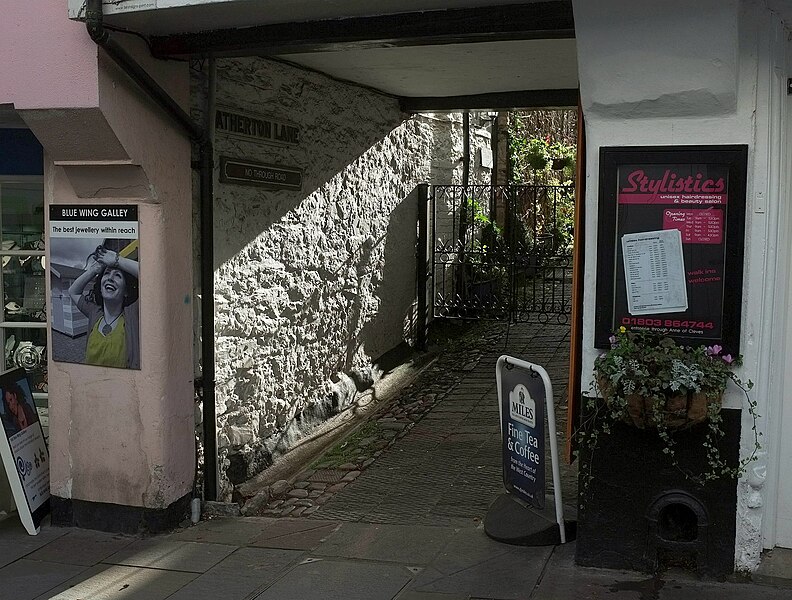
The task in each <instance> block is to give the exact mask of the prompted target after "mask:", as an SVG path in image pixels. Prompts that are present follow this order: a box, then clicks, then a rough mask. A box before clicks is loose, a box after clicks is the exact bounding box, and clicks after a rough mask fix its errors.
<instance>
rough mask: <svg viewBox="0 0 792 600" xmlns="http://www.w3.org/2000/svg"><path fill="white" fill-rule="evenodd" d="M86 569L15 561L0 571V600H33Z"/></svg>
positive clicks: (36, 561) (24, 560)
mask: <svg viewBox="0 0 792 600" xmlns="http://www.w3.org/2000/svg"><path fill="white" fill-rule="evenodd" d="M85 569H86V567H82V566H78V565H64V564H61V563H51V562H45V561H40V560H28V559H25V558H23V559H21V560H17V561H15V562H13V563H11V564H10V565H6V566H5V567H3V568H2V569H0V600H33V599H34V598H36V597H38V596H40V595H41V594H44V593H46V592H48V591H49V590H51V589H52V588H54V587H56V586H58V585H59V584H61V583H63V582H64V581H67V580H68V579H71V578H72V577H74V576H75V575H77V574H78V573H80V572H82V571H84V570H85Z"/></svg>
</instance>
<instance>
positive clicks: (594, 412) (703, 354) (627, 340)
mask: <svg viewBox="0 0 792 600" xmlns="http://www.w3.org/2000/svg"><path fill="white" fill-rule="evenodd" d="M610 343H611V348H610V349H609V350H608V351H606V352H604V353H603V354H601V355H600V356H599V357H597V359H596V360H595V361H594V382H593V383H592V389H593V391H594V392H595V394H594V395H593V397H591V398H589V399H588V400H587V403H586V416H585V419H584V422H583V423H582V425H581V428H580V430H579V431H578V433H577V439H578V441H579V445H580V450H581V451H582V452H584V453H585V454H586V455H587V456H589V457H591V456H592V454H593V453H594V451H595V450H596V447H597V444H598V441H599V437H600V436H601V435H603V434H605V435H608V434H610V433H611V428H612V426H613V425H614V424H615V423H617V422H624V423H627V424H629V425H632V426H634V427H637V428H639V429H644V430H646V431H647V434H648V435H657V437H658V438H659V439H660V441H661V446H662V452H663V453H664V454H665V455H666V456H667V457H668V460H669V461H670V463H671V464H672V465H673V466H674V467H677V468H680V467H679V463H678V461H677V456H676V452H675V451H676V438H675V434H676V433H677V432H679V431H682V430H684V429H688V428H690V427H693V426H695V425H697V424H699V423H704V424H705V426H706V428H707V429H706V435H705V438H704V447H705V449H706V452H707V468H706V470H705V471H704V472H702V473H691V472H688V471H683V473H684V474H685V476H686V477H687V478H688V479H691V480H693V481H694V482H696V483H697V484H699V485H704V484H705V483H706V482H707V481H711V480H714V479H720V478H738V477H740V476H741V475H742V474H743V473H744V471H745V468H746V466H747V465H748V464H749V463H750V462H751V461H753V460H754V458H755V457H756V453H757V451H758V450H759V449H760V448H761V445H760V444H759V436H760V435H761V434H760V433H759V432H758V430H757V427H756V420H757V418H758V415H757V413H756V402H754V401H753V400H751V398H750V396H749V395H748V391H749V390H750V389H751V388H752V387H753V382H751V381H747V382H743V381H742V380H740V379H739V378H738V377H737V376H736V375H735V373H734V371H733V370H732V369H733V368H734V367H737V366H740V365H741V364H742V357H740V356H736V357H734V356H731V355H729V354H726V355H724V354H722V351H723V349H722V348H721V347H720V346H717V345H716V346H708V347H705V346H699V347H690V346H681V345H678V344H677V343H676V342H675V341H674V340H673V339H671V338H668V337H660V336H657V335H654V334H650V333H633V332H628V331H626V329H625V328H624V327H621V328H620V329H619V331H618V332H616V333H615V334H614V335H613V336H611V338H610ZM730 381H731V382H732V383H733V384H734V385H736V386H737V387H738V388H740V389H741V390H742V391H743V393H744V394H745V398H746V400H747V402H748V412H749V414H750V415H751V417H752V418H753V434H754V449H753V452H752V453H751V454H750V456H748V457H747V458H745V459H743V460H742V461H740V463H739V464H738V465H737V466H736V467H730V466H728V465H727V463H726V461H725V460H724V459H723V458H722V457H721V455H720V451H719V449H718V448H719V441H720V440H721V438H723V435H724V433H723V430H722V429H721V423H722V417H721V415H720V410H721V403H722V399H723V394H724V392H725V391H726V387H727V385H728V384H729V382H730ZM588 466H589V467H590V466H591V460H589V461H588ZM680 470H681V468H680ZM590 482H591V472H590V470H589V471H588V472H585V471H584V472H583V473H582V477H581V484H582V490H581V491H582V492H584V493H585V491H586V490H587V488H588V485H589V483H590Z"/></svg>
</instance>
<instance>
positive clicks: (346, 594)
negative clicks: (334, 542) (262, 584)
mask: <svg viewBox="0 0 792 600" xmlns="http://www.w3.org/2000/svg"><path fill="white" fill-rule="evenodd" d="M411 576H412V573H411V571H409V570H408V569H407V568H406V567H404V566H402V565H396V564H386V563H371V562H359V561H346V560H322V559H319V560H311V561H306V562H304V563H302V564H299V565H297V566H296V567H294V568H293V569H292V570H291V571H289V573H288V577H284V578H282V579H280V580H278V581H277V582H275V583H274V584H273V585H272V586H271V587H269V588H268V589H267V590H266V591H264V592H263V593H262V594H260V595H259V596H256V600H307V599H310V598H317V599H321V600H391V599H392V598H394V597H395V596H396V595H397V594H398V593H399V592H400V591H401V590H402V589H403V588H404V586H405V585H407V583H408V582H409V581H410V577H411Z"/></svg>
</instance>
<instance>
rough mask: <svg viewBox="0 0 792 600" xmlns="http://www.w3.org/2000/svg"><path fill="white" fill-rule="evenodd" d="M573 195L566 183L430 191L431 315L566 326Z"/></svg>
mask: <svg viewBox="0 0 792 600" xmlns="http://www.w3.org/2000/svg"><path fill="white" fill-rule="evenodd" d="M574 196H575V190H574V186H573V185H569V186H558V185H506V186H487V185H469V186H462V185H437V186H433V187H432V188H431V194H430V212H429V214H430V222H429V223H428V229H429V231H428V237H429V239H430V240H432V246H431V247H432V250H431V261H430V265H431V274H430V276H429V277H428V278H427V279H426V281H427V284H428V285H429V286H431V287H430V295H431V298H433V301H432V303H433V309H432V310H433V315H434V316H435V317H436V318H455V319H494V320H504V321H511V322H523V321H529V320H534V319H537V320H539V321H540V322H548V321H550V320H555V321H557V322H558V323H566V322H567V321H568V320H569V314H570V312H571V304H572V236H573V233H574V232H573V223H574Z"/></svg>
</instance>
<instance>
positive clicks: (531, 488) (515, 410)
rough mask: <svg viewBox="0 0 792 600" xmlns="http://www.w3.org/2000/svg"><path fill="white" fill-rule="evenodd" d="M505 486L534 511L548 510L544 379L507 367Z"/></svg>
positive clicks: (503, 391) (503, 392) (502, 395)
mask: <svg viewBox="0 0 792 600" xmlns="http://www.w3.org/2000/svg"><path fill="white" fill-rule="evenodd" d="M498 397H499V399H500V403H501V406H500V409H501V410H500V414H501V434H502V436H501V439H502V442H503V484H504V486H506V489H507V490H508V491H509V492H510V493H512V494H514V495H515V496H517V497H519V498H521V499H522V500H524V501H525V502H527V503H528V504H530V505H531V506H533V507H534V508H538V509H540V510H541V509H543V508H544V506H545V426H544V423H545V402H546V391H545V386H544V382H543V380H542V377H541V376H540V375H539V373H537V372H536V371H533V370H528V369H524V368H521V367H519V366H515V365H513V364H508V365H507V366H506V368H504V369H503V370H502V371H501V377H500V389H499V390H498Z"/></svg>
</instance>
